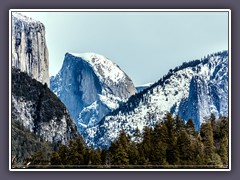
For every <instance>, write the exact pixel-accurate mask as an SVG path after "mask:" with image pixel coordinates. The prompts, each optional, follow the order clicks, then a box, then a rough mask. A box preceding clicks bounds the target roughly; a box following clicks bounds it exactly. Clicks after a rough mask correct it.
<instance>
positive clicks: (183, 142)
mask: <svg viewBox="0 0 240 180" xmlns="http://www.w3.org/2000/svg"><path fill="white" fill-rule="evenodd" d="M177 147H178V152H179V158H180V165H192V164H194V162H193V160H194V147H193V144H192V142H191V139H190V136H189V135H188V133H187V132H186V130H182V131H181V132H180V135H179V137H178V139H177Z"/></svg>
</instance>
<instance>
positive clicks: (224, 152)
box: [219, 136, 228, 166]
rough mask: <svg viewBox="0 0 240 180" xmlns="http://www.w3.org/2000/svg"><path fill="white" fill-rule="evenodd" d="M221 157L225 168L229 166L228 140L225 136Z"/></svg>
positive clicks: (221, 144) (222, 142)
mask: <svg viewBox="0 0 240 180" xmlns="http://www.w3.org/2000/svg"><path fill="white" fill-rule="evenodd" d="M219 155H220V157H221V160H222V162H223V165H224V166H227V165H228V138H227V136H224V137H223V138H222V140H221V143H220V149H219Z"/></svg>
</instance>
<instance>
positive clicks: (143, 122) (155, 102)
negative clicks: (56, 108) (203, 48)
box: [86, 51, 228, 147]
mask: <svg viewBox="0 0 240 180" xmlns="http://www.w3.org/2000/svg"><path fill="white" fill-rule="evenodd" d="M166 112H171V113H172V114H174V115H179V116H180V118H182V119H184V120H185V121H188V120H189V118H192V119H193V121H194V124H195V128H196V129H197V130H199V128H200V125H201V123H202V122H203V121H204V118H206V117H209V116H210V115H211V113H213V114H214V115H215V116H216V117H218V116H220V115H223V116H227V115H228V52H227V51H224V52H221V53H216V54H213V55H210V56H209V57H207V58H205V59H203V60H196V61H192V62H189V63H183V65H182V66H179V67H176V68H175V69H174V70H170V71H169V73H168V74H167V75H166V76H164V77H163V78H162V79H160V80H159V81H158V82H157V83H155V84H153V85H151V86H150V87H148V88H147V89H145V90H143V91H142V92H140V93H138V94H136V95H134V96H132V97H131V98H129V100H128V102H127V103H125V104H123V105H121V106H120V107H119V108H118V109H116V110H115V111H113V112H112V113H110V114H109V115H107V116H105V117H104V118H103V120H102V121H101V122H100V123H99V124H98V125H97V126H94V127H92V128H89V129H87V130H86V131H87V134H92V136H90V137H89V138H88V139H87V144H89V145H93V146H95V147H108V146H109V145H110V143H111V141H113V140H114V139H115V138H116V137H117V136H118V134H119V132H120V130H121V129H124V130H125V131H126V132H127V133H128V134H129V135H130V136H132V135H133V133H134V131H135V129H136V128H137V127H138V129H139V130H140V131H142V130H143V127H144V126H150V127H151V126H153V125H155V123H156V122H157V121H161V120H163V118H164V116H165V114H166Z"/></svg>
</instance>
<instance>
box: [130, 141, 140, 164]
mask: <svg viewBox="0 0 240 180" xmlns="http://www.w3.org/2000/svg"><path fill="white" fill-rule="evenodd" d="M139 159H140V157H139V152H138V148H137V145H136V143H135V142H134V141H133V142H131V144H130V147H129V164H130V165H138V164H139Z"/></svg>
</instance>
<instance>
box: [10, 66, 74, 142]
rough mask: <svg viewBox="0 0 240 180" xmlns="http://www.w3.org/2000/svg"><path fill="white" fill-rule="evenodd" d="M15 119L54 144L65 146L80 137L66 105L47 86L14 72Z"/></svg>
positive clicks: (24, 74)
mask: <svg viewBox="0 0 240 180" xmlns="http://www.w3.org/2000/svg"><path fill="white" fill-rule="evenodd" d="M12 120H13V121H20V122H21V124H23V126H24V127H25V128H27V129H28V130H30V132H32V133H33V134H36V135H39V136H40V137H42V138H43V139H44V140H46V141H48V142H51V143H53V142H54V143H61V144H66V143H67V142H68V140H69V139H72V138H74V137H78V136H79V132H78V131H77V126H76V124H75V122H74V121H73V120H72V119H71V117H70V115H69V113H68V111H67V109H66V107H65V106H64V104H63V103H62V102H61V101H60V100H59V99H58V98H57V96H56V95H55V94H54V93H53V92H51V90H50V89H49V88H48V87H47V86H46V85H42V84H41V83H40V82H38V81H36V80H35V79H32V78H31V77H30V76H28V75H27V74H26V73H25V72H21V71H20V70H19V69H15V68H14V69H12Z"/></svg>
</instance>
